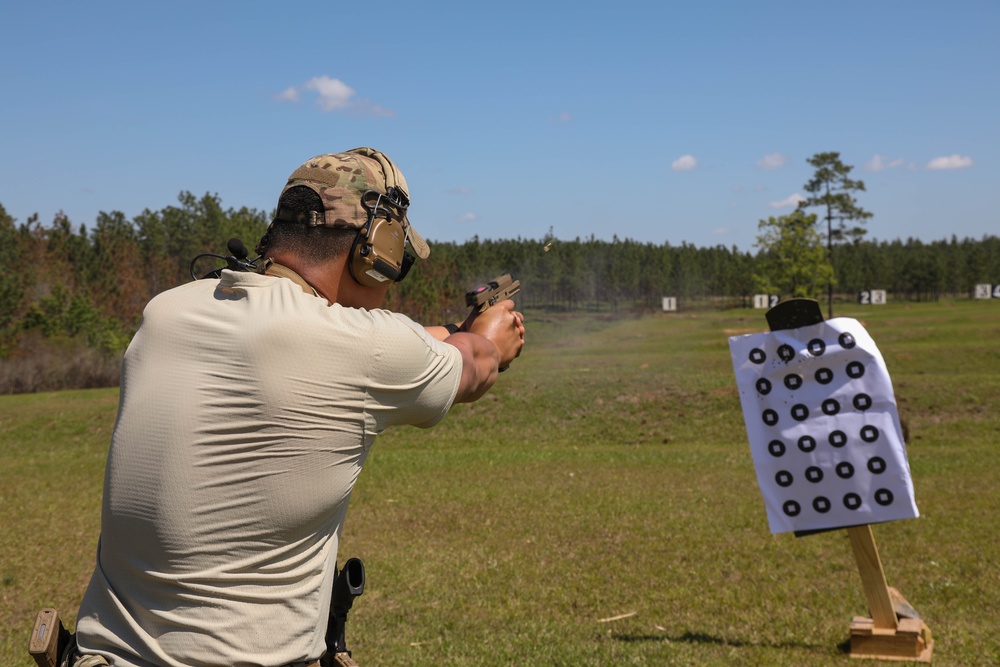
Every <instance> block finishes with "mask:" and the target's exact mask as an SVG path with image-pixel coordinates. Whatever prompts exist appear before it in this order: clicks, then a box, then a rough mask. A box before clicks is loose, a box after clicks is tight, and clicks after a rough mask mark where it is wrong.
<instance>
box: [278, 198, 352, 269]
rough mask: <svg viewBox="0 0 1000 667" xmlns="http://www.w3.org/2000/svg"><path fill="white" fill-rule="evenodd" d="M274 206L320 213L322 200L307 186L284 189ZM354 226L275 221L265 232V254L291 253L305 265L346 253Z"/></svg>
mask: <svg viewBox="0 0 1000 667" xmlns="http://www.w3.org/2000/svg"><path fill="white" fill-rule="evenodd" d="M278 208H279V209H284V210H287V211H291V212H292V213H308V212H309V211H316V212H317V213H319V214H320V216H322V215H323V200H322V199H320V196H319V195H318V194H317V193H316V192H315V191H314V190H313V189H312V188H310V187H309V186H307V185H297V186H295V187H292V188H288V190H286V191H285V192H284V193H283V194H282V195H281V199H279V200H278ZM357 235H358V230H356V229H334V228H332V227H323V226H315V227H314V226H310V225H308V224H306V223H305V222H287V221H278V222H275V223H273V224H272V225H271V228H270V229H269V230H268V232H267V244H266V245H267V249H266V251H265V254H266V255H270V254H272V253H274V252H275V251H278V250H280V251H282V252H292V253H295V254H296V255H298V257H299V258H300V259H301V260H303V261H304V262H306V263H308V264H314V265H315V264H322V263H323V262H326V261H328V260H329V259H330V258H332V257H337V256H340V255H345V254H347V253H348V252H349V251H350V249H351V245H352V244H353V243H354V239H355V237H356V236H357Z"/></svg>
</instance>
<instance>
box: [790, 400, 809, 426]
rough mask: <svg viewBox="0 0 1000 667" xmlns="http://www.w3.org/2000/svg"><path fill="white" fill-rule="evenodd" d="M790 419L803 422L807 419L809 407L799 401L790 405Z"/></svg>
mask: <svg viewBox="0 0 1000 667" xmlns="http://www.w3.org/2000/svg"><path fill="white" fill-rule="evenodd" d="M792 419H794V420H795V421H797V422H804V421H805V420H807V419H809V408H807V407H806V406H804V405H803V404H801V403H796V404H795V405H793V406H792Z"/></svg>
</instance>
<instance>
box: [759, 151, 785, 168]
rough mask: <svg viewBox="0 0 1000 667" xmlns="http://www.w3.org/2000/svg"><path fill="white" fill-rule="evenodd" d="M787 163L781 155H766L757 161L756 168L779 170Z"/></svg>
mask: <svg viewBox="0 0 1000 667" xmlns="http://www.w3.org/2000/svg"><path fill="white" fill-rule="evenodd" d="M787 162H788V158H787V157H785V156H784V155H782V154H781V153H768V154H767V155H765V156H764V157H762V158H761V159H759V160H757V166H758V167H760V168H761V169H780V168H781V167H784V166H785V164H786V163H787Z"/></svg>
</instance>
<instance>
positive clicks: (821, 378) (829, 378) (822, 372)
mask: <svg viewBox="0 0 1000 667" xmlns="http://www.w3.org/2000/svg"><path fill="white" fill-rule="evenodd" d="M816 382H819V383H820V384H830V383H831V382H833V371H831V370H830V369H829V368H820V369H819V370H817V371H816Z"/></svg>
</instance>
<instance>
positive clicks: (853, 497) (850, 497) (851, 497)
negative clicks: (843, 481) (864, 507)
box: [844, 491, 861, 510]
mask: <svg viewBox="0 0 1000 667" xmlns="http://www.w3.org/2000/svg"><path fill="white" fill-rule="evenodd" d="M844 507H846V508H847V509H849V510H856V509H858V508H859V507H861V496H859V495H858V494H856V493H854V492H853V491H852V492H851V493H848V494H847V495H845V496H844Z"/></svg>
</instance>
